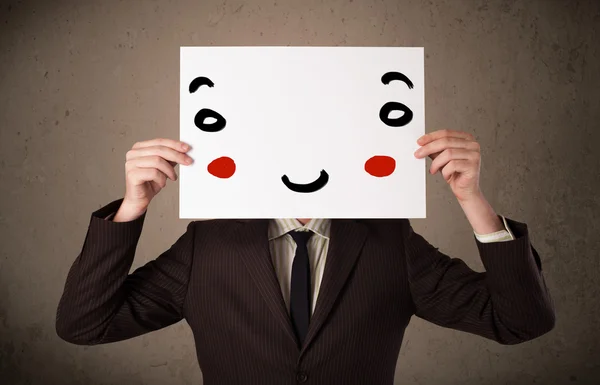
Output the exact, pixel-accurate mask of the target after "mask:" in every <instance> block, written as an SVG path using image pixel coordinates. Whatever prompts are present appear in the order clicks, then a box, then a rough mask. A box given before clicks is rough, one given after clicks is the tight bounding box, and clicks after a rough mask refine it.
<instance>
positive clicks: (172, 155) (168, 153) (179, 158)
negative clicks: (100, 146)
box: [125, 146, 192, 165]
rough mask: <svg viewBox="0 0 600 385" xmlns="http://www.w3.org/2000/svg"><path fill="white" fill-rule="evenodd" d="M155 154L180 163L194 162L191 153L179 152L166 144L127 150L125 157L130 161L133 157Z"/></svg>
mask: <svg viewBox="0 0 600 385" xmlns="http://www.w3.org/2000/svg"><path fill="white" fill-rule="evenodd" d="M154 155H158V156H160V157H161V158H163V159H165V160H166V161H170V162H175V163H179V164H186V165H189V164H191V163H192V158H191V157H190V156H189V155H186V154H184V153H182V152H179V151H177V150H174V149H172V148H170V147H166V146H151V147H141V148H138V149H131V150H129V151H127V154H126V156H125V159H126V160H128V161H129V160H131V159H136V158H141V157H144V156H154Z"/></svg>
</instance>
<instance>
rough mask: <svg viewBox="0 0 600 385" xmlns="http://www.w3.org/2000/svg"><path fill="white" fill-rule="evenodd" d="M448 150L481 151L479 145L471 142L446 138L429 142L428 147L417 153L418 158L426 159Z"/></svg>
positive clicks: (420, 149) (425, 146)
mask: <svg viewBox="0 0 600 385" xmlns="http://www.w3.org/2000/svg"><path fill="white" fill-rule="evenodd" d="M447 148H464V149H467V150H471V151H477V152H479V151H480V146H479V143H477V142H473V141H470V140H465V139H459V138H452V137H446V138H441V139H436V140H434V141H433V142H429V143H427V144H426V145H424V146H422V147H421V148H419V149H418V150H417V151H415V156H416V157H417V158H424V157H426V156H428V155H430V154H435V153H438V152H442V151H444V150H445V149H447Z"/></svg>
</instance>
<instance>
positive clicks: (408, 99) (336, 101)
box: [179, 47, 426, 219]
mask: <svg viewBox="0 0 600 385" xmlns="http://www.w3.org/2000/svg"><path fill="white" fill-rule="evenodd" d="M180 59H181V62H180V64H181V71H180V76H181V82H180V89H181V94H180V139H181V140H182V141H184V142H186V143H189V144H190V145H191V146H192V150H191V151H190V152H188V154H189V155H190V156H191V157H192V158H193V159H194V164H193V165H191V166H179V177H180V179H179V183H180V186H179V188H180V203H179V204H180V206H179V207H180V208H179V216H180V218H184V219H200V218H424V217H425V176H426V170H425V166H426V163H425V159H416V158H415V157H414V155H413V153H414V151H415V150H416V149H417V148H418V147H419V146H418V145H417V143H416V140H417V139H418V138H419V137H420V136H421V135H423V134H424V133H425V121H424V120H425V119H424V116H425V111H424V107H425V106H424V96H425V95H424V59H423V48H417V47H411V48H400V47H181V57H180ZM386 74H387V75H386ZM386 83H387V84H386ZM389 102H395V103H401V105H403V107H400V110H398V109H397V107H398V104H396V105H391V109H390V110H387V111H383V112H382V108H384V106H385V105H386V104H387V103H389ZM388 106H390V105H389V104H388ZM384 109H385V108H384ZM209 110H210V111H209ZM200 111H202V112H200ZM211 111H212V112H211ZM214 113H217V114H219V115H220V117H222V119H220V118H219V117H215V116H214ZM382 115H383V116H384V117H382ZM409 115H412V117H411V119H407V117H408V116H409ZM223 123H224V125H223ZM374 156H378V157H379V158H376V159H379V160H381V159H384V161H382V162H376V161H375V160H372V161H369V162H367V161H368V160H369V159H371V158H372V157H374ZM388 157H389V158H392V159H393V160H390V159H389V158H388ZM221 158H222V160H221V161H217V162H213V161H214V160H215V159H221ZM211 163H212V166H211V167H209V164H211ZM232 164H235V170H233V168H232V167H231V166H232ZM367 165H368V167H367ZM392 166H393V167H394V169H393V172H391V174H390V171H391V167H392ZM367 168H368V170H370V172H371V173H370V172H367ZM232 171H233V174H232ZM211 172H212V173H211ZM373 173H375V174H376V176H374V175H372V174H373ZM213 174H215V175H218V176H215V175H213ZM284 179H286V182H284Z"/></svg>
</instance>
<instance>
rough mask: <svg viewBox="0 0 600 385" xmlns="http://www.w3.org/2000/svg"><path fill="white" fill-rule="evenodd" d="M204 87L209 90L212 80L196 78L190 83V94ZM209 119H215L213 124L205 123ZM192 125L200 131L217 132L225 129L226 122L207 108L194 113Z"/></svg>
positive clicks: (212, 84) (201, 77) (202, 77)
mask: <svg viewBox="0 0 600 385" xmlns="http://www.w3.org/2000/svg"><path fill="white" fill-rule="evenodd" d="M204 85H206V86H208V87H209V88H212V87H214V85H215V84H214V83H213V82H212V80H210V79H209V78H207V77H204V76H200V77H197V78H196V79H194V80H192V82H191V83H190V86H189V91H190V94H193V93H194V92H196V91H198V89H199V88H200V87H202V86H204ZM209 118H213V119H215V120H214V122H212V123H207V122H206V120H207V119H209ZM194 124H195V125H196V127H198V128H199V129H200V130H202V131H205V132H217V131H221V130H222V129H223V128H225V125H226V124H227V121H226V120H225V118H224V117H223V116H222V115H221V114H219V113H218V112H216V111H213V110H211V109H209V108H203V109H201V110H200V111H198V113H196V116H195V117H194Z"/></svg>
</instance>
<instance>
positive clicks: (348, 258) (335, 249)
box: [288, 219, 368, 355]
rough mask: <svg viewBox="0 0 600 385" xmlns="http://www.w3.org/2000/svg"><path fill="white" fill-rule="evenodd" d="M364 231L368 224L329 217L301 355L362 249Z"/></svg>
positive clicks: (313, 336) (329, 310) (333, 301)
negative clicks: (324, 251) (328, 237)
mask: <svg viewBox="0 0 600 385" xmlns="http://www.w3.org/2000/svg"><path fill="white" fill-rule="evenodd" d="M367 232H368V230H367V227H366V226H365V225H364V224H362V223H359V222H357V221H356V220H351V219H335V220H332V221H331V234H330V235H331V240H330V244H329V250H328V252H327V259H326V262H325V270H324V271H323V280H322V283H321V289H320V291H319V295H318V297H317V304H316V306H315V311H314V313H313V315H312V317H311V320H310V324H309V327H308V334H307V335H306V339H305V341H304V345H303V347H302V350H301V351H300V355H302V354H303V353H304V352H305V351H306V349H307V348H308V346H309V344H310V343H311V342H312V340H313V339H314V338H315V336H316V335H317V333H318V332H319V330H320V329H321V327H322V326H323V323H324V322H325V320H326V319H327V317H328V315H329V313H330V312H331V309H332V307H333V304H334V303H335V301H336V299H337V298H338V296H339V294H340V291H341V290H342V287H343V286H344V284H345V283H346V281H347V279H348V276H349V275H350V272H351V271H352V268H353V267H354V264H355V262H356V259H357V258H358V256H359V254H360V252H361V249H362V246H363V244H364V242H365V239H366V238H367ZM288 318H289V317H288ZM292 331H293V329H292Z"/></svg>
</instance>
